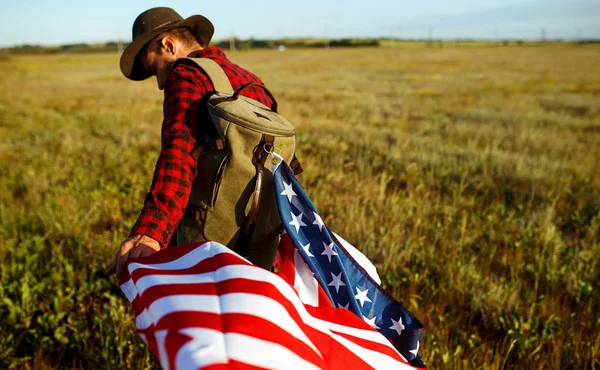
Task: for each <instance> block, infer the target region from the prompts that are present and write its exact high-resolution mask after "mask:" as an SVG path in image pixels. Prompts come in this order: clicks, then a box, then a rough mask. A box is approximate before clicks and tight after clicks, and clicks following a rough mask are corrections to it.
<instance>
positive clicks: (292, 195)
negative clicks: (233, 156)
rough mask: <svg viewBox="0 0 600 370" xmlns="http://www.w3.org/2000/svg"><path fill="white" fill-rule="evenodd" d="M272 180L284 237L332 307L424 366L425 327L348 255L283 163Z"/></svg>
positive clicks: (420, 365)
mask: <svg viewBox="0 0 600 370" xmlns="http://www.w3.org/2000/svg"><path fill="white" fill-rule="evenodd" d="M273 179H274V182H275V191H276V195H277V204H278V207H279V214H280V216H281V220H282V222H283V224H284V226H285V229H286V232H287V233H288V234H289V236H290V239H291V240H292V242H293V243H294V246H295V247H296V248H297V249H298V252H299V254H300V255H301V256H302V258H303V260H304V261H305V262H306V263H307V265H308V266H309V267H310V269H311V270H312V272H313V273H314V275H315V278H316V279H317V281H318V282H319V284H320V285H321V287H322V288H323V290H324V291H325V293H326V294H327V297H328V298H329V299H330V301H331V302H332V303H333V305H334V306H335V307H340V308H346V309H348V310H350V311H352V312H353V313H354V314H356V315H358V316H359V317H361V318H362V319H363V320H364V321H366V322H367V323H369V324H370V325H371V326H372V327H373V328H374V329H376V330H377V331H379V332H380V333H381V334H383V335H384V336H385V337H386V338H388V339H390V340H392V343H393V344H394V346H395V347H396V349H397V350H398V351H399V352H400V353H401V354H402V355H403V356H404V357H405V358H406V359H407V360H408V361H409V362H410V363H411V365H413V366H417V367H425V365H424V363H423V362H422V360H421V358H420V356H419V355H418V349H419V341H420V338H421V334H422V330H423V324H421V322H420V321H419V320H417V319H416V318H415V317H414V316H413V315H412V314H411V313H410V312H409V311H408V310H407V309H406V308H405V307H404V306H403V305H402V304H401V303H400V302H398V301H397V300H395V299H394V298H393V297H391V296H390V295H389V294H388V293H387V292H386V291H385V290H384V289H383V288H382V287H381V286H380V285H379V284H378V283H377V282H375V281H374V280H373V279H372V278H371V277H370V276H369V275H368V273H367V272H366V271H365V270H364V269H363V268H362V267H361V266H360V265H359V264H358V263H357V262H356V261H355V260H354V258H352V256H351V255H350V254H349V253H348V252H347V251H346V249H345V248H344V247H343V246H342V244H341V243H340V241H339V240H338V239H337V238H336V236H335V234H333V233H332V232H330V230H329V229H328V228H327V227H326V225H325V224H324V222H323V220H322V219H321V216H320V215H319V214H318V212H317V210H316V209H315V207H314V205H313V203H312V201H311V200H310V198H309V197H308V196H307V195H306V193H305V192H304V190H303V189H302V187H301V186H300V184H299V183H298V181H297V180H296V178H295V177H294V175H293V173H292V171H291V170H290V168H289V167H288V166H287V164H286V163H285V162H283V163H281V164H280V165H278V166H277V167H275V170H274V173H273Z"/></svg>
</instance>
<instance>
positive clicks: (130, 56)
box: [120, 8, 215, 81]
mask: <svg viewBox="0 0 600 370" xmlns="http://www.w3.org/2000/svg"><path fill="white" fill-rule="evenodd" d="M176 27H188V28H190V29H191V30H192V33H193V34H194V35H195V36H196V37H197V38H198V41H199V42H200V44H201V45H202V46H208V44H209V43H210V39H211V38H212V36H213V33H214V32H215V29H214V27H213V25H212V23H210V21H209V20H208V19H206V18H205V17H203V16H201V15H192V16H191V17H189V18H186V19H183V18H182V17H181V16H180V15H179V14H177V12H176V11H174V10H173V9H171V8H152V9H148V10H146V11H145V12H143V13H142V14H140V15H138V17H137V18H136V19H135V21H134V22H133V30H132V31H133V41H131V44H129V46H127V48H126V49H125V51H124V52H123V55H121V63H120V65H121V72H123V74H124V75H125V77H127V78H129V79H131V80H134V81H141V80H145V79H146V78H148V77H150V75H149V74H148V72H147V71H146V69H145V68H144V66H143V65H142V63H141V62H140V61H139V59H138V54H139V53H140V51H141V50H142V49H143V48H144V46H145V45H146V44H147V43H148V42H149V41H150V40H152V39H153V38H154V37H156V36H158V35H159V34H161V33H163V32H165V31H168V30H170V29H173V28H176Z"/></svg>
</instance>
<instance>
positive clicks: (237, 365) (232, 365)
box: [202, 360, 268, 370]
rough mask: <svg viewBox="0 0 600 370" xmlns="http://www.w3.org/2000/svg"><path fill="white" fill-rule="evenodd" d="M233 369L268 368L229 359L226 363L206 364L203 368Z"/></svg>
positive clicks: (213, 369) (215, 369)
mask: <svg viewBox="0 0 600 370" xmlns="http://www.w3.org/2000/svg"><path fill="white" fill-rule="evenodd" d="M231 369H234V370H265V369H266V368H264V367H258V366H254V365H250V364H247V363H245V362H240V361H235V360H229V361H227V363H225V364H214V365H209V366H205V367H204V368H203V369H202V370H231ZM267 370H268V369H267Z"/></svg>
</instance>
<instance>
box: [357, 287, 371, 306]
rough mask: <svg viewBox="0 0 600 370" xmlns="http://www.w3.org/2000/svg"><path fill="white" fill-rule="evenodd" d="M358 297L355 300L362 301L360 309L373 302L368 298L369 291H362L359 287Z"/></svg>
mask: <svg viewBox="0 0 600 370" xmlns="http://www.w3.org/2000/svg"><path fill="white" fill-rule="evenodd" d="M356 293H357V294H356V295H355V296H354V298H356V299H358V300H359V301H360V307H362V306H364V305H365V302H373V301H372V300H371V298H369V297H367V293H369V289H365V290H361V289H360V288H359V287H356Z"/></svg>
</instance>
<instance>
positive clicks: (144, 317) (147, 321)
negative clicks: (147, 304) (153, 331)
mask: <svg viewBox="0 0 600 370" xmlns="http://www.w3.org/2000/svg"><path fill="white" fill-rule="evenodd" d="M152 324H154V322H153V321H152V316H150V313H148V309H147V308H144V311H142V312H141V313H140V314H139V315H137V316H136V317H135V328H136V329H137V330H146V329H148V328H149V327H151V326H152Z"/></svg>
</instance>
